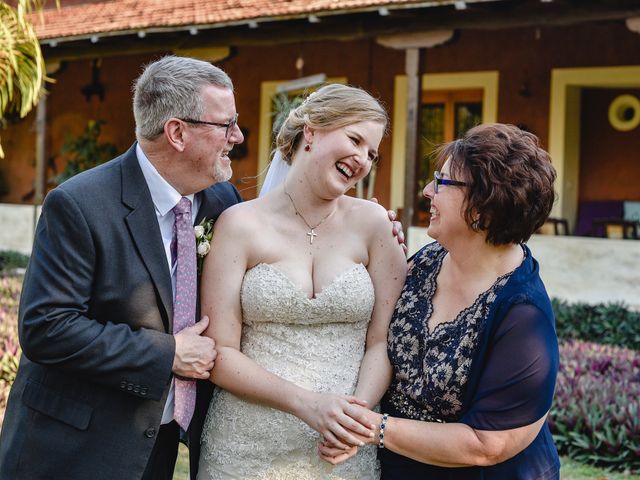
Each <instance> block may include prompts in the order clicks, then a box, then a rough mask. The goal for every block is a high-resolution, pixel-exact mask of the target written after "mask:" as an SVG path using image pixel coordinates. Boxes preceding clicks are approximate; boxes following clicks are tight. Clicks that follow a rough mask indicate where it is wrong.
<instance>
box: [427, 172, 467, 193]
mask: <svg viewBox="0 0 640 480" xmlns="http://www.w3.org/2000/svg"><path fill="white" fill-rule="evenodd" d="M440 185H452V186H454V187H464V186H466V185H467V182H460V181H458V180H449V179H448V178H442V176H441V175H440V172H438V171H437V170H436V171H435V172H433V191H434V192H435V193H438V187H439V186H440Z"/></svg>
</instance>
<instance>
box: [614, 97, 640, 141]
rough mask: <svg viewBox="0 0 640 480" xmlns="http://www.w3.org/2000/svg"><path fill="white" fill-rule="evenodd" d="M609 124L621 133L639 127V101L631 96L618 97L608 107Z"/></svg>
mask: <svg viewBox="0 0 640 480" xmlns="http://www.w3.org/2000/svg"><path fill="white" fill-rule="evenodd" d="M609 123H610V124H611V126H612V127H613V128H615V129H616V130H619V131H621V132H628V131H629V130H633V129H634V128H636V127H637V126H638V125H640V100H638V97H635V96H633V95H619V96H617V97H616V98H614V99H613V101H612V102H611V105H609Z"/></svg>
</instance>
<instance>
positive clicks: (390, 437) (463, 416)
mask: <svg viewBox="0 0 640 480" xmlns="http://www.w3.org/2000/svg"><path fill="white" fill-rule="evenodd" d="M439 165H440V171H439V172H438V171H437V172H435V175H434V179H433V180H432V181H431V182H430V183H429V184H428V185H427V186H426V187H425V189H424V195H425V196H426V197H427V198H429V199H430V200H431V222H430V225H429V229H428V234H429V235H430V236H431V237H432V238H434V239H435V240H436V241H435V242H433V243H431V244H429V245H427V246H425V247H424V248H423V249H422V250H420V251H419V252H418V253H417V254H416V255H415V256H414V257H413V258H412V259H411V261H410V268H409V273H408V276H407V279H406V282H405V286H404V289H403V291H402V294H401V297H400V299H399V300H398V303H397V305H396V309H395V312H394V315H393V318H392V320H391V325H390V330H389V337H388V353H389V357H390V360H391V364H392V367H393V379H392V382H391V386H390V387H389V389H388V390H387V392H386V394H385V396H384V398H383V400H382V403H381V411H382V414H380V413H376V412H373V411H368V418H369V420H370V421H371V423H372V424H375V425H378V428H377V434H376V436H375V438H374V439H369V440H365V441H368V442H369V443H376V444H378V446H379V447H380V450H379V457H380V460H381V463H382V477H383V479H385V480H388V479H403V480H404V479H409V478H416V479H417V478H425V479H426V478H428V479H430V480H433V479H456V480H463V479H504V480H519V479H522V480H524V479H557V478H558V477H559V460H558V454H557V451H556V449H555V446H554V444H553V441H552V438H551V434H550V432H549V427H548V425H547V422H546V416H547V413H548V411H549V408H550V406H551V401H552V398H553V390H554V385H555V379H556V373H557V369H558V343H557V337H556V333H555V325H554V316H553V312H552V309H551V303H550V301H549V297H548V295H547V292H546V290H545V288H544V285H543V283H542V280H541V279H540V276H539V272H538V263H537V262H536V260H535V259H534V258H533V257H532V255H531V251H530V250H529V248H528V247H527V246H526V245H525V242H526V241H527V240H528V239H529V237H530V236H531V234H532V233H533V232H535V231H536V230H537V229H538V228H539V227H540V226H541V225H542V224H543V223H544V221H545V219H546V218H547V216H548V214H549V212H550V210H551V206H552V204H553V201H554V191H553V182H554V180H555V177H556V174H555V170H554V168H553V167H552V165H551V161H550V158H549V155H548V154H547V153H546V152H545V151H544V150H543V149H542V148H540V146H539V144H538V139H537V138H536V137H535V136H534V135H532V134H530V133H527V132H524V131H522V130H520V129H519V128H517V127H515V126H512V125H502V124H492V125H480V126H478V127H475V128H472V129H471V130H469V131H468V132H467V134H466V135H465V136H464V137H463V138H461V139H459V140H456V141H454V142H452V143H449V144H447V145H445V146H444V147H443V148H442V149H441V150H440V152H439ZM363 410H366V409H364V408H363ZM353 451H355V448H353V449H352V450H351V451H349V452H347V453H345V452H343V451H339V450H337V449H334V448H330V447H329V446H326V445H321V446H320V452H321V455H322V456H323V458H325V459H326V460H328V461H330V462H332V463H336V462H340V461H343V460H344V459H346V458H348V457H349V456H350V455H351V454H352V453H353Z"/></svg>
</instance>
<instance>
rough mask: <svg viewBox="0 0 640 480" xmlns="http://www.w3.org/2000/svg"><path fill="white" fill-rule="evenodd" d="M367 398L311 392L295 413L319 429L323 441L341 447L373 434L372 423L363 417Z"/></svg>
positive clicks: (345, 448) (371, 436)
mask: <svg viewBox="0 0 640 480" xmlns="http://www.w3.org/2000/svg"><path fill="white" fill-rule="evenodd" d="M366 405H367V402H365V401H364V400H360V399H359V398H357V397H354V396H352V395H335V394H331V393H312V394H311V396H310V397H309V398H308V399H307V401H305V402H304V406H303V410H302V411H301V412H300V414H299V415H298V416H299V417H300V419H302V420H303V421H304V422H305V423H306V424H307V425H309V426H310V427H311V428H313V429H314V430H316V431H317V432H319V433H320V434H321V435H322V436H323V437H324V440H325V442H326V444H327V445H329V446H332V447H334V448H338V449H341V450H343V451H345V450H348V449H349V448H350V447H354V446H362V445H364V441H363V440H364V439H368V438H373V436H374V429H375V425H374V424H372V423H371V422H367V421H366V416H365V415H364V413H365V412H367V411H369V410H368V409H366V408H364V407H366Z"/></svg>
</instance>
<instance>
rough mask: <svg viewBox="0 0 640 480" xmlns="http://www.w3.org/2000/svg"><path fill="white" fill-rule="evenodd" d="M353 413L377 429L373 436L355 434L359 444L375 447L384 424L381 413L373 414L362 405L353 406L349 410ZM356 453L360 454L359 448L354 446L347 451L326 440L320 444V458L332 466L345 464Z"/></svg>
mask: <svg viewBox="0 0 640 480" xmlns="http://www.w3.org/2000/svg"><path fill="white" fill-rule="evenodd" d="M349 410H350V412H351V413H353V414H355V415H356V416H357V417H358V418H360V419H363V420H362V421H365V422H367V423H369V424H370V425H372V426H373V427H374V428H375V433H374V435H373V436H366V437H363V436H360V435H357V434H354V435H355V436H356V438H357V439H358V441H359V442H361V446H362V445H364V444H366V443H373V444H375V445H377V444H378V442H379V436H378V435H379V428H380V423H381V422H382V415H380V414H379V413H376V412H373V411H371V410H369V409H368V408H365V407H364V406H361V405H356V404H352V405H351V408H350V409H349ZM356 453H358V447H357V446H352V447H349V448H347V449H346V450H345V449H343V448H336V447H335V446H334V445H332V444H331V443H330V442H327V441H326V440H325V439H323V441H321V442H320V443H319V444H318V454H319V455H320V458H321V459H323V460H324V461H326V462H329V463H331V464H332V465H337V464H339V463H342V462H344V461H345V460H348V459H350V458H351V457H353V456H354V455H355V454H356Z"/></svg>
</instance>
